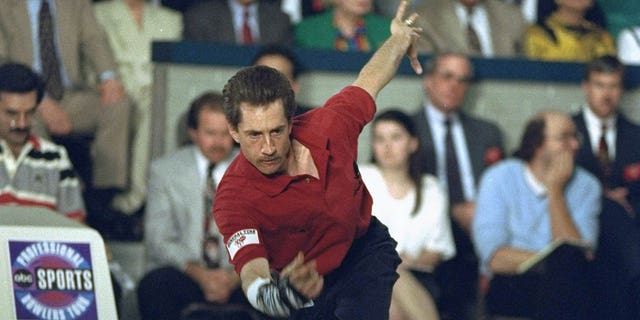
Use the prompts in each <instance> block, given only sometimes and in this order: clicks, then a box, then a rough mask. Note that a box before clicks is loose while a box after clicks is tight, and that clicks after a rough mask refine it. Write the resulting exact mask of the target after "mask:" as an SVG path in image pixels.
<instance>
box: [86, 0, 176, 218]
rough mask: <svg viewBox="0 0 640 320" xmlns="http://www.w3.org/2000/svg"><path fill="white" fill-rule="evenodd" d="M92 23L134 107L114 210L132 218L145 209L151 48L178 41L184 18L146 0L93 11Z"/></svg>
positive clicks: (114, 2)
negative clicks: (125, 175) (123, 184)
mask: <svg viewBox="0 0 640 320" xmlns="http://www.w3.org/2000/svg"><path fill="white" fill-rule="evenodd" d="M94 10H95V13H96V18H97V19H98V22H99V23H100V25H101V26H102V27H103V28H104V30H105V31H106V33H107V38H108V39H109V43H110V45H111V49H112V50H113V54H114V57H115V60H116V63H117V64H118V72H119V74H120V77H121V78H122V83H123V85H124V87H125V89H126V91H127V93H128V95H129V96H130V97H131V98H132V100H133V102H134V108H135V115H136V116H135V119H136V121H135V123H136V132H135V136H134V138H133V143H132V144H133V148H132V155H131V172H130V175H129V176H130V178H129V186H128V189H127V192H125V193H121V194H118V195H116V196H115V198H114V199H113V207H114V208H115V209H117V210H118V211H120V212H123V213H126V214H133V213H135V212H136V211H138V210H139V209H140V208H141V207H142V205H143V204H144V200H145V196H146V192H147V171H148V163H149V147H148V146H149V143H150V141H149V140H150V134H151V125H150V122H151V119H150V118H151V89H152V78H153V74H152V71H153V68H152V65H151V43H152V42H153V41H156V40H177V39H180V38H181V36H182V15H180V14H179V13H177V12H174V11H173V10H169V9H166V8H163V7H161V6H156V5H153V4H151V3H149V2H146V1H145V0H109V1H102V2H99V3H97V4H95V5H94Z"/></svg>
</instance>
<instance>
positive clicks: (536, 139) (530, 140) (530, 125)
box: [513, 114, 546, 162]
mask: <svg viewBox="0 0 640 320" xmlns="http://www.w3.org/2000/svg"><path fill="white" fill-rule="evenodd" d="M545 127H546V120H545V117H544V115H542V114H540V115H537V116H535V117H533V118H532V119H531V120H529V121H528V122H527V126H526V127H525V129H524V133H523V134H522V139H521V140H520V146H519V147H518V150H516V151H515V152H514V153H513V156H514V157H516V158H519V159H521V160H523V161H525V162H529V161H531V159H533V156H534V154H535V152H536V150H537V149H538V148H540V146H542V144H543V143H544V129H545Z"/></svg>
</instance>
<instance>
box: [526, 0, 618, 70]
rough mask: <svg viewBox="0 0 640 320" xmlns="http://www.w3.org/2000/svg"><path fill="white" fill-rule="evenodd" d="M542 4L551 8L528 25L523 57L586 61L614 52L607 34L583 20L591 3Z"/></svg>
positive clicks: (568, 0) (560, 0)
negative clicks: (539, 18) (546, 13)
mask: <svg viewBox="0 0 640 320" xmlns="http://www.w3.org/2000/svg"><path fill="white" fill-rule="evenodd" d="M546 3H547V5H550V6H551V10H550V13H549V15H548V16H544V15H543V16H541V17H544V18H541V20H538V23H537V24H535V25H532V26H530V27H529V28H528V29H527V32H526V34H525V41H524V51H525V55H526V56H527V58H529V59H536V60H551V61H584V62H586V61H589V60H591V59H593V58H596V57H599V56H603V55H607V54H615V53H616V48H615V45H614V42H613V38H612V37H611V35H610V34H609V33H608V32H607V31H606V30H605V29H603V28H602V27H600V26H598V25H597V24H596V23H594V22H592V21H589V20H587V13H588V12H589V9H590V8H591V7H592V6H593V0H585V1H572V0H557V1H553V2H552V1H550V0H549V1H548V2H546ZM539 10H540V7H539ZM539 12H540V11H539Z"/></svg>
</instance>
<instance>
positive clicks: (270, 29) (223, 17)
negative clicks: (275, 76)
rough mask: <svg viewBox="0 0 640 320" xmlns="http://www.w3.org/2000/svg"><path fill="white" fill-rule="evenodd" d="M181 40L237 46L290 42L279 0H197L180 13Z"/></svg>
mask: <svg viewBox="0 0 640 320" xmlns="http://www.w3.org/2000/svg"><path fill="white" fill-rule="evenodd" d="M183 22H184V39H185V40H193V41H210V42H221V43H235V44H239V45H256V44H273V43H275V44H281V45H284V46H291V45H292V44H293V29H292V25H291V21H290V19H289V16H288V15H287V14H286V13H284V12H282V9H281V8H280V2H279V1H272V0H263V1H256V0H219V1H203V2H200V3H197V4H195V5H193V6H191V7H189V9H187V11H185V13H184V17H183Z"/></svg>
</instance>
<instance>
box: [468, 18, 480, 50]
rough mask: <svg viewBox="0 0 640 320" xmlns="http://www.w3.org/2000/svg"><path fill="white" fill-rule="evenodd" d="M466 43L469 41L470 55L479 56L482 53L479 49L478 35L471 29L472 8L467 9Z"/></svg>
mask: <svg viewBox="0 0 640 320" xmlns="http://www.w3.org/2000/svg"><path fill="white" fill-rule="evenodd" d="M467 41H469V49H470V50H471V54H475V55H479V54H481V53H482V48H481V47H480V38H478V33H477V32H476V30H475V29H474V28H473V9H472V8H467Z"/></svg>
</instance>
